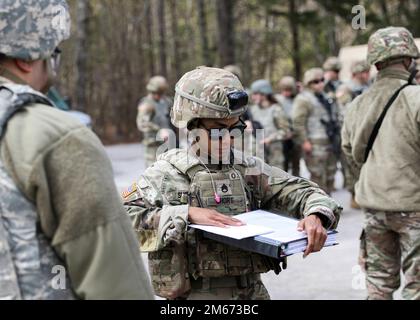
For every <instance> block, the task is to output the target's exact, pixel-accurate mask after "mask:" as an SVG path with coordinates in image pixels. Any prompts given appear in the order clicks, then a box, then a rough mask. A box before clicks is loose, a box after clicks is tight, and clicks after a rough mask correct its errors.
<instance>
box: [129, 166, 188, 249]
mask: <svg viewBox="0 0 420 320" xmlns="http://www.w3.org/2000/svg"><path fill="white" fill-rule="evenodd" d="M187 194H188V181H187V180H186V179H185V177H183V176H182V175H181V174H180V173H179V172H178V171H177V170H176V169H175V168H173V167H172V166H171V165H170V164H169V163H168V162H166V161H158V162H156V163H155V164H154V165H153V166H152V167H150V168H148V169H147V170H146V172H145V174H144V175H142V176H141V177H140V179H139V181H138V182H137V183H135V184H133V185H132V186H131V187H130V188H128V189H127V190H126V191H124V192H123V194H122V198H123V201H124V205H125V208H126V210H127V213H128V215H129V216H130V218H131V221H132V224H133V227H134V230H135V231H136V233H137V237H138V240H139V243H140V249H141V251H143V252H150V251H156V250H159V249H161V248H163V247H165V246H166V245H167V244H168V243H170V242H171V241H175V242H182V241H184V239H185V232H186V230H187V225H188V197H187Z"/></svg>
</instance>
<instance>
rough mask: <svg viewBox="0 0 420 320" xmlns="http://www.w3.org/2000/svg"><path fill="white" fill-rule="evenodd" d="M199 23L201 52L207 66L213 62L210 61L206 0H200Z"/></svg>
mask: <svg viewBox="0 0 420 320" xmlns="http://www.w3.org/2000/svg"><path fill="white" fill-rule="evenodd" d="M198 24H199V28H200V35H201V37H200V40H201V54H202V59H203V63H204V64H205V65H206V66H211V64H212V63H211V61H210V52H209V38H208V30H207V17H206V4H205V0H198Z"/></svg>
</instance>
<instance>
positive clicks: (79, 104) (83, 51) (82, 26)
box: [75, 0, 90, 111]
mask: <svg viewBox="0 0 420 320" xmlns="http://www.w3.org/2000/svg"><path fill="white" fill-rule="evenodd" d="M89 17H90V5H89V1H88V0H80V1H78V2H77V31H78V32H77V42H76V65H77V76H76V83H77V87H76V106H75V109H78V110H80V111H85V110H86V82H87V73H88V70H87V68H88V64H87V63H88V52H89V43H88V38H89Z"/></svg>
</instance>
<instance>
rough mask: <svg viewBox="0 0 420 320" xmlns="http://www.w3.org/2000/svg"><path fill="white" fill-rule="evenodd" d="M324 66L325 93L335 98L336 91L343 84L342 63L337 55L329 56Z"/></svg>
mask: <svg viewBox="0 0 420 320" xmlns="http://www.w3.org/2000/svg"><path fill="white" fill-rule="evenodd" d="M322 68H323V69H324V79H325V87H324V90H325V93H326V94H327V95H328V96H329V97H330V98H335V92H336V91H337V88H338V87H339V86H340V84H342V82H341V80H340V71H341V68H342V64H341V62H340V60H339V59H338V58H337V57H329V58H328V59H327V60H325V62H324V64H323V66H322Z"/></svg>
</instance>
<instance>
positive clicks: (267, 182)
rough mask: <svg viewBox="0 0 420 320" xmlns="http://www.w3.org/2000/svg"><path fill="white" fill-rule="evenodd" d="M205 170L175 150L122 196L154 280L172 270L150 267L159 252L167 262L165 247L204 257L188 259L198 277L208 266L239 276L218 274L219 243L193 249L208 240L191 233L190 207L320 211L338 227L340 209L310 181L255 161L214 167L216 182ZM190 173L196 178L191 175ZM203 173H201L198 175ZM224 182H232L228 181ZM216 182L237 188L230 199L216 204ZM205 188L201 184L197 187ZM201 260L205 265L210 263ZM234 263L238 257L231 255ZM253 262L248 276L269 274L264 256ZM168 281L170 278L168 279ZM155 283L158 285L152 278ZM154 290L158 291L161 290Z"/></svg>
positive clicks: (291, 212) (191, 271)
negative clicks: (189, 224) (177, 247)
mask: <svg viewBox="0 0 420 320" xmlns="http://www.w3.org/2000/svg"><path fill="white" fill-rule="evenodd" d="M203 167H204V166H202V164H201V163H200V162H199V160H198V159H197V157H195V156H193V155H191V154H190V153H189V152H188V151H186V150H180V149H174V150H171V151H169V152H167V153H165V154H163V155H161V156H160V158H159V160H158V161H157V162H155V163H154V165H152V166H151V167H149V168H148V169H147V170H146V172H145V174H144V175H142V176H141V177H140V179H139V180H138V182H137V183H134V184H133V185H132V186H131V187H130V188H129V189H128V190H127V191H126V192H124V193H123V198H124V201H125V205H126V209H127V211H128V213H129V215H130V216H131V217H132V220H133V225H134V228H135V230H136V232H137V234H138V238H139V242H140V249H141V250H142V251H144V252H149V266H150V267H151V269H152V270H151V273H152V280H153V279H154V278H155V276H156V278H160V279H162V275H165V274H166V273H167V272H168V268H167V267H166V268H165V267H164V263H162V262H159V263H158V265H159V268H158V269H156V268H155V266H154V265H153V264H152V265H151V263H150V260H154V259H156V254H155V252H156V253H157V256H158V257H159V259H161V258H162V259H163V257H164V256H165V255H164V254H163V253H162V254H159V252H165V250H166V248H168V247H171V246H173V244H176V245H178V246H182V245H184V244H185V243H188V245H187V247H188V249H191V248H193V251H194V252H196V253H198V252H199V257H197V256H194V255H191V254H188V258H186V260H189V261H188V263H189V264H191V262H193V263H195V268H193V269H191V268H189V269H188V271H186V272H188V273H189V274H192V275H193V276H194V277H195V276H196V275H201V274H203V272H202V270H198V269H200V268H205V269H206V270H205V272H204V274H206V275H207V276H210V277H211V276H215V277H217V276H224V275H226V274H228V275H229V274H233V275H236V274H235V273H234V272H235V271H232V269H229V268H228V269H229V270H227V271H226V273H225V274H224V273H223V272H224V271H223V270H221V272H216V271H217V270H216V269H223V267H220V268H218V267H217V265H218V263H219V262H217V263H216V262H215V261H214V260H219V261H220V256H219V257H217V256H216V257H215V256H214V252H215V251H217V250H218V248H219V246H220V245H217V243H216V242H215V241H210V240H207V248H206V249H201V250H199V249H194V248H200V246H199V243H198V242H200V241H204V240H203V239H201V240H200V239H195V238H193V237H192V235H191V233H190V231H191V230H190V231H187V230H188V210H189V207H190V206H201V207H207V208H213V209H215V210H218V211H219V212H222V213H225V214H232V212H233V213H235V212H236V213H243V212H245V211H246V210H249V209H258V208H263V209H267V210H271V211H273V212H278V211H286V212H287V213H288V214H289V215H291V216H294V217H296V218H302V217H305V216H308V215H311V214H315V213H316V214H320V215H321V216H322V217H323V221H324V222H325V227H326V228H335V227H336V226H337V223H338V220H339V214H340V211H341V207H340V206H339V205H338V204H337V203H336V202H335V201H334V200H333V199H331V198H330V197H328V196H327V195H326V194H325V193H324V192H323V191H322V190H320V189H319V188H318V187H317V186H316V185H315V184H313V183H312V182H310V181H308V180H305V179H303V178H297V177H293V176H290V175H288V174H287V173H285V172H284V171H282V170H280V169H277V168H274V167H271V166H269V165H267V164H265V163H263V162H262V161H261V160H259V159H257V158H253V157H250V158H248V160H246V161H245V162H244V163H242V164H234V165H228V164H226V165H221V166H219V165H209V166H208V170H211V172H212V173H211V174H212V175H213V177H214V179H212V180H214V181H210V180H209V179H208V177H206V169H204V168H203ZM191 171H193V172H194V174H191ZM224 172H227V173H228V175H227V176H224V177H223V173H224ZM199 173H200V174H201V173H202V175H201V176H199ZM197 176H199V179H198V181H197V179H195V177H197ZM230 178H232V179H231V181H229V179H230ZM219 179H221V180H219ZM225 179H227V180H228V181H227V182H226V180H225ZM202 180H207V181H202ZM238 180H239V181H243V182H240V183H241V184H242V183H243V184H245V190H241V191H239V192H238V193H237V195H239V196H235V190H234V189H235V188H236V189H241V188H240V187H238V183H239V182H237V181H238ZM212 182H213V183H214V184H215V188H216V189H217V190H223V187H226V185H227V187H226V189H227V190H231V191H232V190H233V191H232V192H231V193H229V192H228V193H226V196H222V198H221V204H220V205H217V204H216V203H215V202H214V199H213V198H212V195H213V194H214V193H213V189H212V186H211V183H212ZM200 184H201V186H198V187H197V185H200ZM224 184H226V185H224ZM235 184H236V187H235ZM206 186H207V187H206ZM239 186H240V185H239ZM206 188H207V190H206ZM244 194H246V199H245V201H243V200H244V198H243V197H241V196H242V195H244ZM200 198H201V199H200ZM227 207H230V208H231V209H232V208H233V210H227V209H228V208H227ZM209 248H211V249H209ZM221 250H222V252H225V253H224V254H226V252H231V254H232V255H236V257H238V256H240V258H238V259H237V260H238V261H239V260H240V261H248V260H245V256H246V254H244V252H234V250H233V249H232V248H221ZM184 251H185V249H184ZM184 251H182V252H184ZM151 254H152V256H151ZM224 254H223V253H222V254H221V255H224ZM186 255H187V254H186ZM248 255H249V253H248ZM254 255H255V254H254ZM196 260H199V261H205V263H202V262H197V261H196ZM231 260H234V258H233V257H232V259H231ZM251 260H252V261H253V262H248V263H247V265H246V269H247V271H243V272H245V273H246V272H255V273H259V272H267V271H268V270H270V269H264V268H263V267H261V268H256V267H255V266H256V265H258V264H257V263H255V261H261V259H260V258H258V257H256V258H255V257H254V258H252V259H251ZM170 261H172V262H167V263H168V264H170V263H174V261H175V260H174V259H173V258H171V259H170ZM249 264H253V265H254V268H253V269H251V268H250V265H249ZM209 266H210V269H212V268H213V269H215V270H213V271H212V272H210V271H209V270H208V269H207V268H209ZM225 267H226V265H225ZM197 268H198V269H197ZM240 268H242V269H240ZM243 268H244V266H243V265H242V266H241V265H240V263H239V262H238V265H237V268H236V269H235V270H243ZM256 269H258V270H256ZM219 271H220V270H219ZM159 273H160V274H159ZM167 281H169V280H168V279H167ZM153 282H155V281H154V280H153ZM154 284H155V283H154ZM155 290H156V291H157V292H159V290H158V289H156V287H155Z"/></svg>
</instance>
